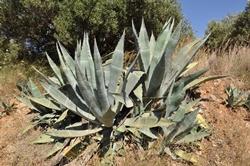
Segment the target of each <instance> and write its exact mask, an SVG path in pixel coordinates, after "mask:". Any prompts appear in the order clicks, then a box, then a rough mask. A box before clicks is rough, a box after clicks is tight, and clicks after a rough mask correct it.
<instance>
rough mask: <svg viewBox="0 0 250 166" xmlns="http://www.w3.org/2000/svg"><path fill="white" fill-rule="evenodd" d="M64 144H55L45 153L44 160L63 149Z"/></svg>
mask: <svg viewBox="0 0 250 166" xmlns="http://www.w3.org/2000/svg"><path fill="white" fill-rule="evenodd" d="M64 146H65V145H64V144H63V143H61V142H56V144H55V145H54V146H53V148H52V149H51V150H50V151H49V152H48V153H47V155H46V158H49V157H51V156H53V155H54V154H55V153H56V152H58V151H59V150H61V149H63V148H64Z"/></svg>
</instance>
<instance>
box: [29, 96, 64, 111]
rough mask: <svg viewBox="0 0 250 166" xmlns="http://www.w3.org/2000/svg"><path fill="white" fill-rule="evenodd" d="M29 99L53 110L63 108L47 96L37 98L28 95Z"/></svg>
mask: <svg viewBox="0 0 250 166" xmlns="http://www.w3.org/2000/svg"><path fill="white" fill-rule="evenodd" d="M28 99H30V100H31V101H33V102H35V103H37V104H40V105H42V106H44V107H46V108H50V109H52V110H61V108H59V107H58V106H57V105H56V104H54V103H53V102H52V101H50V100H49V99H46V98H36V97H31V96H28Z"/></svg>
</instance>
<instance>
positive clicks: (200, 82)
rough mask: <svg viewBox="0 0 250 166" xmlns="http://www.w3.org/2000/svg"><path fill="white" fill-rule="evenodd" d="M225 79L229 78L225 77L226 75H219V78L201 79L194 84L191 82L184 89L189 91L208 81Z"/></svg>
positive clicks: (194, 81)
mask: <svg viewBox="0 0 250 166" xmlns="http://www.w3.org/2000/svg"><path fill="white" fill-rule="evenodd" d="M225 77H227V76H225V75H218V76H208V77H201V78H199V79H195V80H193V81H192V82H190V83H189V84H187V85H186V86H185V87H184V89H185V90H187V89H190V88H192V87H194V86H197V85H199V84H202V83H204V82H207V81H210V80H215V79H221V78H225Z"/></svg>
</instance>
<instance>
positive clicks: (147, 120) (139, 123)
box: [123, 113, 173, 128]
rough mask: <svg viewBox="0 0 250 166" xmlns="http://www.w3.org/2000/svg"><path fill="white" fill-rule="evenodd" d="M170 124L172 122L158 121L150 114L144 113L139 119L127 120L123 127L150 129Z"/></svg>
mask: <svg viewBox="0 0 250 166" xmlns="http://www.w3.org/2000/svg"><path fill="white" fill-rule="evenodd" d="M171 124H173V122H172V121H170V120H167V119H165V118H160V119H159V118H158V117H156V116H154V115H152V114H149V113H144V115H143V116H141V117H135V118H127V119H126V120H125V121H124V124H123V125H125V126H129V127H133V128H152V127H159V126H163V127H168V126H170V125H171Z"/></svg>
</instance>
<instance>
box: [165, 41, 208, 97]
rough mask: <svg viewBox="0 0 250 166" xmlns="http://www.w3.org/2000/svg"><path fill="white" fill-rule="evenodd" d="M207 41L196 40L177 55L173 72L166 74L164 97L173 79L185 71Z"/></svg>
mask: <svg viewBox="0 0 250 166" xmlns="http://www.w3.org/2000/svg"><path fill="white" fill-rule="evenodd" d="M206 39H207V38H205V39H203V40H195V41H193V42H191V43H189V44H188V45H186V46H185V47H183V48H182V49H181V50H180V51H179V53H177V56H176V57H175V59H174V60H173V63H172V70H171V71H172V72H169V73H166V77H165V78H166V79H165V80H164V82H163V84H162V86H161V87H162V90H161V91H162V94H163V95H165V94H166V93H167V90H168V88H169V86H170V85H171V83H172V81H173V79H175V78H176V77H177V76H178V75H179V74H180V73H181V72H182V71H183V70H184V69H185V67H186V66H187V65H188V64H189V62H190V61H191V60H192V58H193V56H194V55H195V53H196V52H197V50H198V49H199V48H200V47H201V45H202V44H203V43H204V42H205V41H206Z"/></svg>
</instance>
